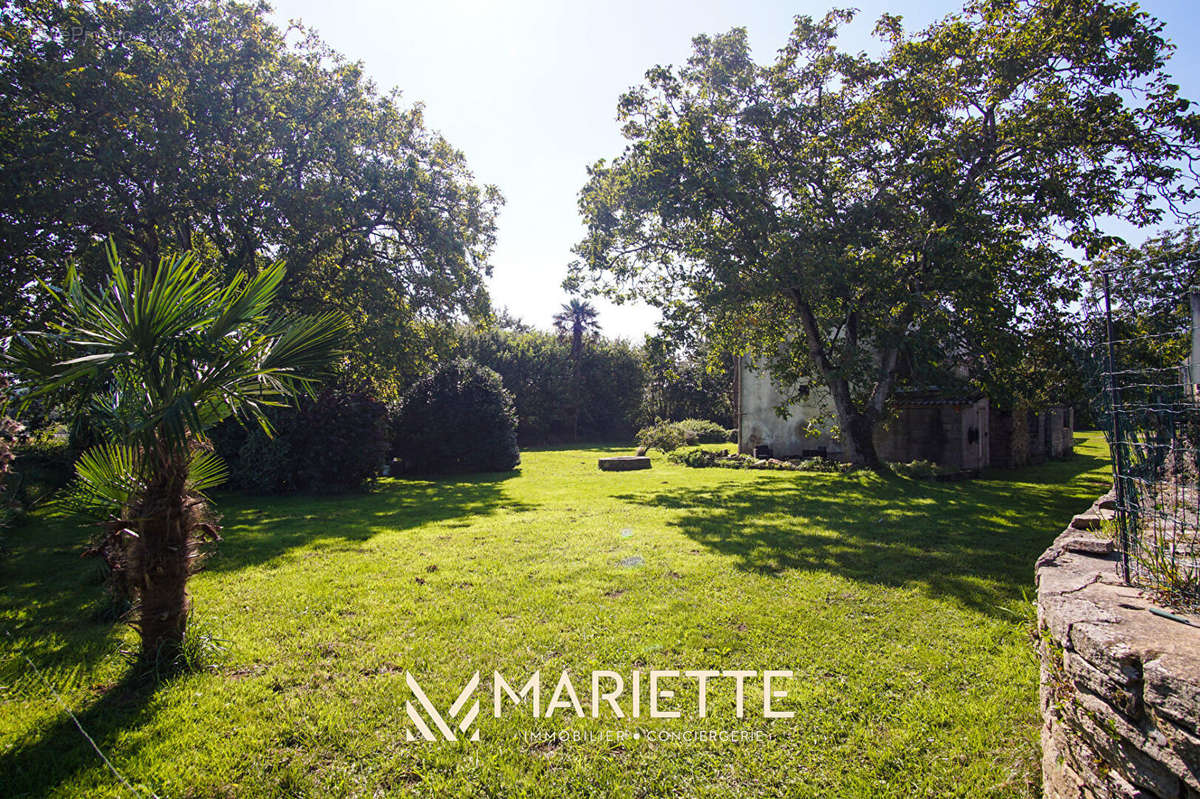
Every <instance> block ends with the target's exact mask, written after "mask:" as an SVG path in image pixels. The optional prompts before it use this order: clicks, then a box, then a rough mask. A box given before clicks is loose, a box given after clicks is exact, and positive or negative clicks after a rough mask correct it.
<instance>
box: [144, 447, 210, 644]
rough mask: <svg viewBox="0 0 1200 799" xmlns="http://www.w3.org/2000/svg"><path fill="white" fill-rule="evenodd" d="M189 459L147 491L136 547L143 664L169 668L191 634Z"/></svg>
mask: <svg viewBox="0 0 1200 799" xmlns="http://www.w3.org/2000/svg"><path fill="white" fill-rule="evenodd" d="M186 479H187V461H186V459H184V460H182V461H180V460H179V459H178V458H176V459H173V460H172V462H171V463H170V464H169V465H167V466H166V467H165V468H163V469H162V470H161V472H160V473H159V474H157V475H155V477H154V479H153V481H152V482H151V483H150V485H149V486H148V487H147V489H146V496H145V502H144V504H143V506H142V509H141V514H140V516H141V523H140V524H139V530H138V536H139V540H138V545H137V547H136V550H135V551H136V560H135V563H136V572H135V574H134V578H135V579H136V581H137V587H138V598H139V600H140V605H141V609H140V615H139V623H138V626H139V632H140V633H141V637H142V653H141V657H142V661H143V662H145V663H148V664H155V665H158V666H169V665H171V664H173V663H174V662H175V661H176V658H177V656H178V655H179V653H180V651H181V648H182V646H183V638H184V634H185V633H186V631H187V620H188V610H189V606H190V599H189V598H188V593H187V580H188V575H189V573H190V571H191V556H192V553H193V550H194V549H195V542H194V541H193V540H192V524H191V518H190V516H191V511H192V509H191V508H190V505H189V498H188V496H187V492H186V485H185V483H186Z"/></svg>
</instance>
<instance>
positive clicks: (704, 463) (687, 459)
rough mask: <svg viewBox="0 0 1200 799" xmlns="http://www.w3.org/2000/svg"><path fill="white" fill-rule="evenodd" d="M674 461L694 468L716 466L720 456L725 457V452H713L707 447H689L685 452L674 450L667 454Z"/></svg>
mask: <svg viewBox="0 0 1200 799" xmlns="http://www.w3.org/2000/svg"><path fill="white" fill-rule="evenodd" d="M667 457H668V458H669V459H670V460H671V462H672V463H680V464H683V465H684V466H691V467H692V468H693V469H703V468H706V467H708V466H715V465H716V463H717V458H718V457H722V458H723V457H725V454H724V453H720V452H711V451H709V450H706V449H689V450H687V451H685V452H672V453H671V454H670V455H668V456H667Z"/></svg>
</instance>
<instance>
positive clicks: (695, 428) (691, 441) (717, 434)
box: [637, 419, 729, 452]
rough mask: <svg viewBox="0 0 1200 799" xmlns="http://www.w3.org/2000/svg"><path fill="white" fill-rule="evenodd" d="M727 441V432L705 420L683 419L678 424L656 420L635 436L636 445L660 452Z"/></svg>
mask: <svg viewBox="0 0 1200 799" xmlns="http://www.w3.org/2000/svg"><path fill="white" fill-rule="evenodd" d="M727 441H729V431H728V430H726V429H725V428H724V427H722V426H721V425H719V424H717V423H716V422H710V421H707V420H705V419H684V420H683V421H679V422H670V421H665V420H663V419H658V420H656V421H655V422H654V424H652V425H648V426H647V427H643V428H642V429H641V430H639V431H638V434H637V442H638V444H640V445H641V446H643V447H646V448H647V449H657V450H659V451H660V452H671V451H672V450H674V449H678V448H679V447H682V446H684V445H695V444H723V443H725V442H727Z"/></svg>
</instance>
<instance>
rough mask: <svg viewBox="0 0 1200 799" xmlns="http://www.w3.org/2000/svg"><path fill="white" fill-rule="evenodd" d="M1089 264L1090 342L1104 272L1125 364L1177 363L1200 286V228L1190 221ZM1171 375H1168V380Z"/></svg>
mask: <svg viewBox="0 0 1200 799" xmlns="http://www.w3.org/2000/svg"><path fill="white" fill-rule="evenodd" d="M1089 267H1090V278H1091V280H1090V284H1091V285H1090V291H1089V297H1088V300H1089V305H1090V309H1089V310H1090V314H1089V316H1090V321H1091V322H1092V325H1093V331H1092V337H1091V342H1089V343H1092V344H1093V346H1096V345H1095V342H1098V341H1102V340H1103V335H1104V334H1103V330H1101V329H1100V325H1099V321H1100V320H1101V318H1102V317H1101V315H1100V314H1101V311H1102V306H1101V305H1100V303H1101V302H1102V296H1101V294H1100V286H1101V282H1102V280H1103V276H1102V273H1103V272H1104V271H1108V272H1110V275H1111V277H1110V281H1109V282H1110V284H1111V289H1112V295H1113V296H1112V298H1111V304H1112V308H1113V321H1114V323H1115V331H1114V332H1115V334H1116V337H1117V338H1118V339H1120V340H1121V343H1120V344H1119V345H1118V346H1117V349H1118V351H1119V353H1120V356H1121V359H1122V363H1123V365H1124V367H1128V368H1143V369H1151V370H1160V371H1159V374H1158V377H1159V378H1162V377H1163V374H1162V371H1161V370H1169V369H1174V368H1176V367H1178V366H1179V365H1180V364H1181V363H1183V361H1184V360H1185V359H1187V358H1188V356H1189V355H1190V352H1191V332H1190V328H1191V305H1190V294H1191V292H1192V290H1193V289H1196V288H1197V287H1200V228H1198V227H1197V226H1196V225H1189V226H1186V227H1183V228H1179V229H1177V230H1171V231H1167V232H1165V233H1162V234H1161V235H1158V236H1154V237H1152V238H1150V239H1147V240H1146V241H1145V242H1143V243H1142V244H1141V245H1139V246H1137V247H1129V246H1122V247H1117V248H1114V249H1113V250H1111V251H1109V252H1107V253H1105V254H1104V255H1103V256H1102V257H1100V258H1097V259H1096V260H1095V261H1093V262H1092V263H1091V264H1089ZM1171 379H1173V378H1172V377H1168V378H1167V380H1168V381H1169V380H1171Z"/></svg>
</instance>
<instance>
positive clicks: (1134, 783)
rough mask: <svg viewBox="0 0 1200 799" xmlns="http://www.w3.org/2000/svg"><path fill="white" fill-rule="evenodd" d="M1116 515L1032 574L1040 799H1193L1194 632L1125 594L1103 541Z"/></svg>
mask: <svg viewBox="0 0 1200 799" xmlns="http://www.w3.org/2000/svg"><path fill="white" fill-rule="evenodd" d="M1111 506H1112V500H1111V498H1102V499H1101V500H1100V501H1099V502H1097V503H1096V505H1094V506H1093V507H1092V509H1091V510H1090V511H1088V512H1086V513H1084V514H1081V515H1080V516H1077V517H1075V519H1073V520H1072V523H1071V527H1070V528H1068V529H1067V530H1066V531H1065V532H1064V533H1063V534H1062V535H1060V536H1059V537H1058V538H1057V539H1056V540H1055V542H1054V544H1053V545H1052V546H1051V547H1050V549H1048V550H1046V552H1045V553H1044V554H1043V555H1042V557H1041V558H1040V559H1039V560H1038V563H1037V569H1036V578H1037V587H1038V630H1039V638H1038V649H1039V655H1040V657H1041V709H1042V719H1043V726H1042V778H1043V784H1044V793H1045V796H1046V797H1047V799H1084V798H1085V797H1086V799H1110V798H1112V797H1120V799H1200V729H1198V728H1197V725H1198V723H1200V626H1189V625H1187V624H1184V623H1181V622H1178V621H1173V620H1170V619H1166V618H1162V617H1160V616H1157V615H1154V614H1153V613H1151V612H1150V611H1149V608H1151V607H1155V608H1158V609H1161V608H1159V606H1157V605H1155V604H1154V603H1153V602H1152V601H1150V600H1149V599H1148V598H1147V597H1145V596H1144V595H1142V593H1141V592H1140V591H1139V590H1138V589H1136V588H1131V587H1128V586H1124V585H1122V584H1121V582H1120V580H1119V579H1118V577H1117V560H1118V559H1117V555H1116V554H1115V553H1114V552H1113V551H1112V545H1111V543H1110V542H1109V541H1108V540H1105V539H1103V538H1101V537H1100V536H1101V533H1100V532H1099V527H1100V526H1101V524H1102V521H1103V519H1104V518H1105V517H1107V516H1110V515H1111V512H1110V511H1109V510H1108V508H1111ZM1187 618H1188V619H1190V620H1191V621H1192V623H1193V624H1195V625H1200V617H1198V616H1188V617H1187Z"/></svg>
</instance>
